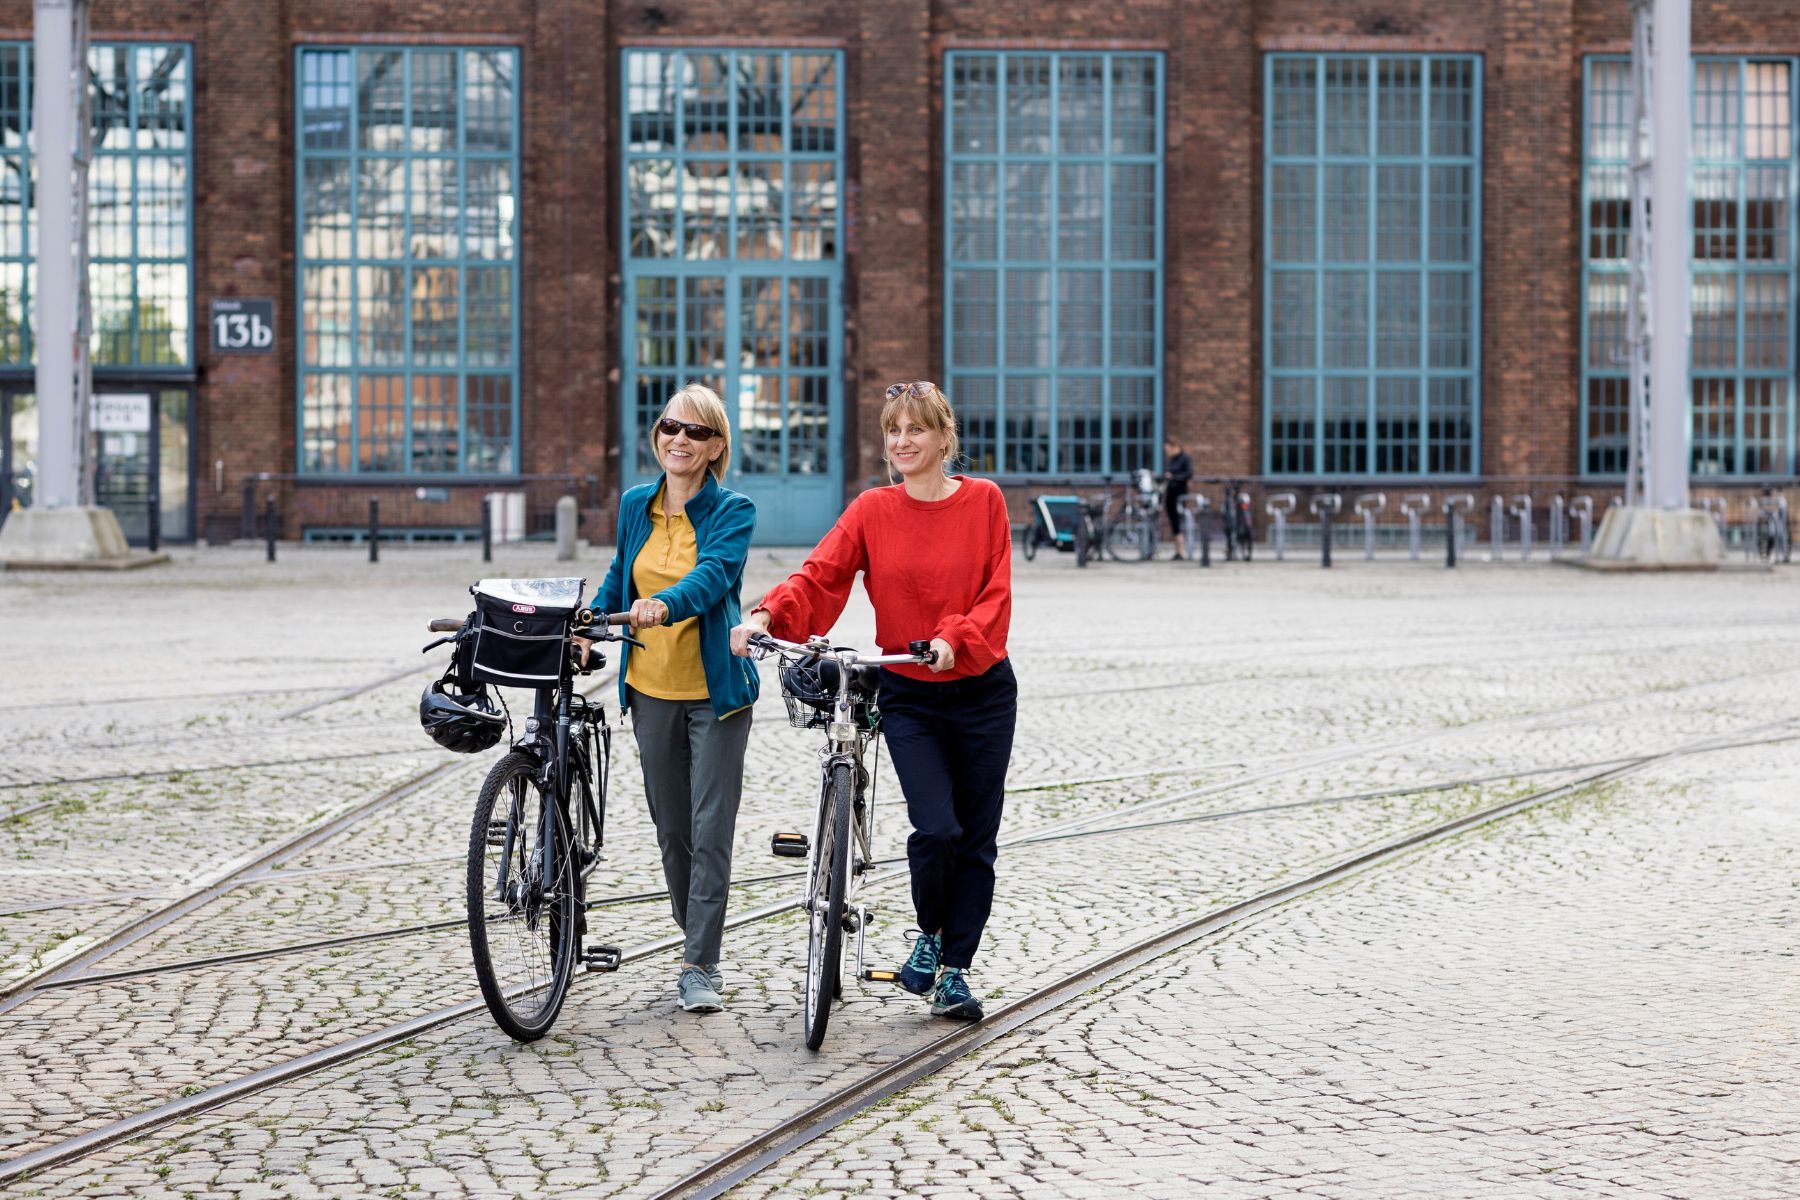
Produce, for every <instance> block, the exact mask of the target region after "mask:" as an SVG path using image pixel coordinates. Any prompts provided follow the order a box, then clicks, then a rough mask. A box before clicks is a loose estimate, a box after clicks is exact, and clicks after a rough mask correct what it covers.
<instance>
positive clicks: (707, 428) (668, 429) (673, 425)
mask: <svg viewBox="0 0 1800 1200" xmlns="http://www.w3.org/2000/svg"><path fill="white" fill-rule="evenodd" d="M656 429H657V432H658V433H662V434H665V435H667V436H669V437H674V436H675V435H676V434H678V433H685V434H687V435H688V436H689V437H690V438H693V439H694V440H695V441H696V442H710V441H712V440H713V439H714V438H716V437H718V436H719V431H718V430H716V429H714V428H713V427H712V426H711V425H693V424H690V423H689V422H687V421H677V420H676V419H675V418H674V417H664V418H663V419H662V420H660V421H658V422H657V423H656Z"/></svg>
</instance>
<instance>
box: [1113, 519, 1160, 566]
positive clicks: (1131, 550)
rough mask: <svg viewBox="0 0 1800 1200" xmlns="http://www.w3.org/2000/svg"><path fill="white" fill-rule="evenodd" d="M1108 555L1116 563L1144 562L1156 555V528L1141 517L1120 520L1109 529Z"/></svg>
mask: <svg viewBox="0 0 1800 1200" xmlns="http://www.w3.org/2000/svg"><path fill="white" fill-rule="evenodd" d="M1106 553H1107V554H1108V555H1110V556H1111V557H1112V558H1113V560H1114V561H1116V562H1143V561H1144V560H1145V559H1147V558H1149V557H1150V556H1151V555H1153V554H1155V553H1156V526H1154V525H1152V524H1151V523H1150V522H1149V521H1148V520H1146V519H1145V518H1144V517H1141V516H1128V517H1121V518H1119V519H1118V520H1117V521H1114V522H1113V523H1112V524H1111V525H1109V526H1108V527H1107V530H1106Z"/></svg>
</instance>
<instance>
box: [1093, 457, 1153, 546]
mask: <svg viewBox="0 0 1800 1200" xmlns="http://www.w3.org/2000/svg"><path fill="white" fill-rule="evenodd" d="M1161 519H1162V489H1161V487H1160V486H1159V485H1158V483H1157V481H1156V476H1154V475H1152V474H1151V473H1150V471H1149V469H1148V468H1140V469H1139V470H1138V471H1137V473H1136V474H1135V475H1134V476H1133V480H1132V483H1129V484H1127V485H1125V499H1124V503H1123V504H1122V505H1120V508H1119V515H1118V516H1117V517H1114V518H1113V519H1112V520H1111V521H1110V522H1109V523H1108V524H1107V526H1106V553H1107V554H1108V555H1109V556H1110V557H1112V558H1113V559H1115V560H1116V561H1118V562H1143V561H1145V560H1147V559H1150V558H1154V557H1155V556H1156V525H1157V522H1158V521H1160V520H1161Z"/></svg>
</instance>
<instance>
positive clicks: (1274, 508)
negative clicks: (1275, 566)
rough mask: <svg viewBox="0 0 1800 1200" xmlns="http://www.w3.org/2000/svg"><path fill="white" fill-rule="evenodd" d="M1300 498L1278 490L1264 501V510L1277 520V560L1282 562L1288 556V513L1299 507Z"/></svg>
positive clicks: (1270, 517) (1272, 518)
mask: <svg viewBox="0 0 1800 1200" xmlns="http://www.w3.org/2000/svg"><path fill="white" fill-rule="evenodd" d="M1299 504H1300V498H1299V497H1298V496H1296V495H1294V493H1292V492H1276V493H1275V494H1274V495H1273V496H1270V497H1269V498H1268V499H1267V500H1264V501H1263V511H1264V512H1265V513H1268V514H1269V519H1270V520H1272V521H1274V522H1275V561H1276V562H1282V561H1283V560H1285V559H1286V558H1287V519H1288V514H1289V513H1291V512H1293V511H1294V509H1295V508H1297V507H1299Z"/></svg>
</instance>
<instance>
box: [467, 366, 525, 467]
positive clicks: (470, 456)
mask: <svg viewBox="0 0 1800 1200" xmlns="http://www.w3.org/2000/svg"><path fill="white" fill-rule="evenodd" d="M463 389H464V401H463V412H464V421H463V431H464V432H463V442H464V445H465V447H466V448H465V451H464V455H465V457H464V459H463V470H465V471H473V472H477V473H495V474H498V473H504V472H509V471H514V470H517V465H516V464H515V463H514V461H513V450H512V448H513V440H514V439H513V408H512V377H511V376H508V375H470V376H468V377H467V378H466V379H464V380H463Z"/></svg>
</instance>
